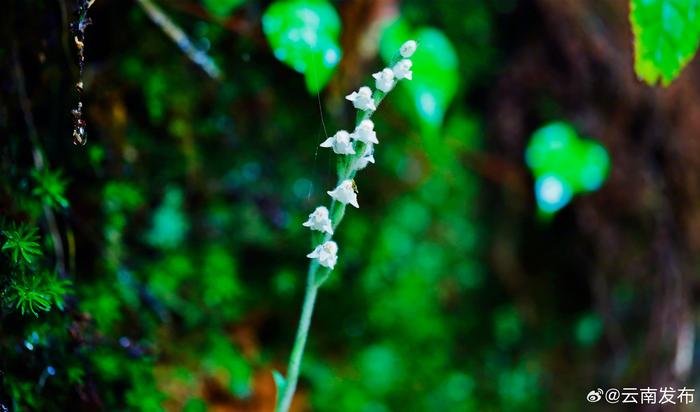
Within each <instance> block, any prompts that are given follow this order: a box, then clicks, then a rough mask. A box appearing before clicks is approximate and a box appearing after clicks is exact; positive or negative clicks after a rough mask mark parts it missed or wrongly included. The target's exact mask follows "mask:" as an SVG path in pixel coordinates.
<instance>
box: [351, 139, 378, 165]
mask: <svg viewBox="0 0 700 412" xmlns="http://www.w3.org/2000/svg"><path fill="white" fill-rule="evenodd" d="M370 163H374V146H373V145H371V144H370V145H367V148H366V149H365V152H364V153H363V154H362V156H361V157H360V158H359V159H357V160H355V163H353V168H354V169H355V170H362V169H364V168H365V167H367V166H368V165H369V164H370Z"/></svg>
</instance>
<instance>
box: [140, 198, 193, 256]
mask: <svg viewBox="0 0 700 412" xmlns="http://www.w3.org/2000/svg"><path fill="white" fill-rule="evenodd" d="M183 202H184V195H183V193H182V190H181V189H180V188H177V187H169V188H167V189H166V191H165V198H164V199H163V203H162V204H161V205H160V206H158V209H156V212H155V214H154V215H153V227H152V229H151V230H150V231H149V232H148V233H147V234H146V240H147V241H148V243H150V244H151V245H153V246H156V247H159V248H161V249H174V248H175V247H177V246H178V245H179V244H180V243H181V242H182V241H183V239H184V238H185V235H186V234H187V231H188V230H189V221H188V220H187V216H186V215H185V213H184V212H183V210H182V209H183Z"/></svg>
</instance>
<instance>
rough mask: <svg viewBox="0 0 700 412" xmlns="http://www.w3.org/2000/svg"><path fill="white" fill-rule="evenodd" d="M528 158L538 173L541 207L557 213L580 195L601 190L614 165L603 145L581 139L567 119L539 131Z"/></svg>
mask: <svg viewBox="0 0 700 412" xmlns="http://www.w3.org/2000/svg"><path fill="white" fill-rule="evenodd" d="M525 157H526V161H527V165H528V166H529V167H530V169H531V170H532V173H533V174H534V176H535V196H536V199H537V206H538V207H539V209H540V210H541V211H542V212H543V213H545V214H551V213H555V212H557V211H558V210H560V209H561V208H563V207H564V206H566V205H567V204H568V203H569V202H570V201H571V198H572V197H573V196H574V195H576V194H579V193H584V192H592V191H595V190H598V188H600V186H601V185H602V184H603V182H604V181H605V178H606V177H607V175H608V170H609V168H610V160H609V158H608V153H607V151H606V150H605V148H604V147H603V146H601V145H600V144H599V143H596V142H594V141H592V140H583V139H581V138H579V136H578V134H577V133H576V130H574V128H573V127H572V126H571V125H569V124H567V123H563V122H554V123H550V124H548V125H546V126H544V127H542V128H540V129H538V130H536V131H535V133H533V135H532V139H531V140H530V143H529V144H528V147H527V152H526V154H525Z"/></svg>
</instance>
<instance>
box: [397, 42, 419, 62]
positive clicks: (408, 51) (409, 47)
mask: <svg viewBox="0 0 700 412" xmlns="http://www.w3.org/2000/svg"><path fill="white" fill-rule="evenodd" d="M417 48H418V43H416V41H415V40H409V41H407V42H406V43H404V44H403V45H401V48H400V49H399V53H401V57H403V58H405V59H408V58H409V57H411V56H413V53H415V52H416V49H417Z"/></svg>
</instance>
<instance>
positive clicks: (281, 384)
mask: <svg viewBox="0 0 700 412" xmlns="http://www.w3.org/2000/svg"><path fill="white" fill-rule="evenodd" d="M272 379H274V381H275V388H277V394H276V396H277V400H276V401H275V404H277V402H279V401H280V396H282V394H283V393H284V390H285V389H286V387H287V379H285V377H284V375H282V374H281V373H280V372H279V371H277V370H273V371H272Z"/></svg>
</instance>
